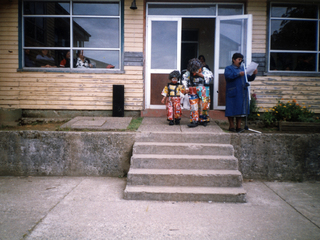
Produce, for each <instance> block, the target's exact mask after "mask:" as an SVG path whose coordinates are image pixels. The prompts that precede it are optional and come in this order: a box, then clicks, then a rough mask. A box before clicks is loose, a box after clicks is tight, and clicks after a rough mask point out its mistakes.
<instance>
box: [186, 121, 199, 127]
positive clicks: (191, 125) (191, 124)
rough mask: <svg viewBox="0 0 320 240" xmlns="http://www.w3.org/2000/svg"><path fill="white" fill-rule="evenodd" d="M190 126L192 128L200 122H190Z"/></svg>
mask: <svg viewBox="0 0 320 240" xmlns="http://www.w3.org/2000/svg"><path fill="white" fill-rule="evenodd" d="M188 127H190V128H193V127H198V123H196V122H192V123H190V124H188Z"/></svg>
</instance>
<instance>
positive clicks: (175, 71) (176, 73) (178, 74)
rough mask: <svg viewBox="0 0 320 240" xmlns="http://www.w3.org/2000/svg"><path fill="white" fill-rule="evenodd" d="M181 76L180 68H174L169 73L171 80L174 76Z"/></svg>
mask: <svg viewBox="0 0 320 240" xmlns="http://www.w3.org/2000/svg"><path fill="white" fill-rule="evenodd" d="M180 76H181V74H180V72H179V71H178V70H174V71H172V72H171V73H170V74H169V79H170V80H171V79H172V78H177V79H179V78H180Z"/></svg>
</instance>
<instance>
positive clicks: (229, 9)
mask: <svg viewBox="0 0 320 240" xmlns="http://www.w3.org/2000/svg"><path fill="white" fill-rule="evenodd" d="M242 9H243V7H242V5H233V4H228V5H227V4H226V5H222V4H219V5H218V15H219V16H228V15H242V14H243V10H242Z"/></svg>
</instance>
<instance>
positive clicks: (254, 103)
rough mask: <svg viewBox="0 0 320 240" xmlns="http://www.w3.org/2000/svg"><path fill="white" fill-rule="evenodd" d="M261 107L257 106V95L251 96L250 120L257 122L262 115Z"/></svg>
mask: <svg viewBox="0 0 320 240" xmlns="http://www.w3.org/2000/svg"><path fill="white" fill-rule="evenodd" d="M258 112H259V107H258V106H257V95H256V94H255V93H253V94H251V99H250V114H249V115H248V119H249V120H256V119H257V118H258V117H259V116H260V115H259V114H258Z"/></svg>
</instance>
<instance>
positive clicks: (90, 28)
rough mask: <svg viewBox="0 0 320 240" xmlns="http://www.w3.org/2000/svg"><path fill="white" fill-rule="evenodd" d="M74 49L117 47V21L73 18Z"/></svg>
mask: <svg viewBox="0 0 320 240" xmlns="http://www.w3.org/2000/svg"><path fill="white" fill-rule="evenodd" d="M73 41H74V42H73V46H74V47H95V48H96V47H100V48H101V47H104V48H110V47H111V48H112V47H115V48H117V47H119V19H105V18H74V19H73Z"/></svg>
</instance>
